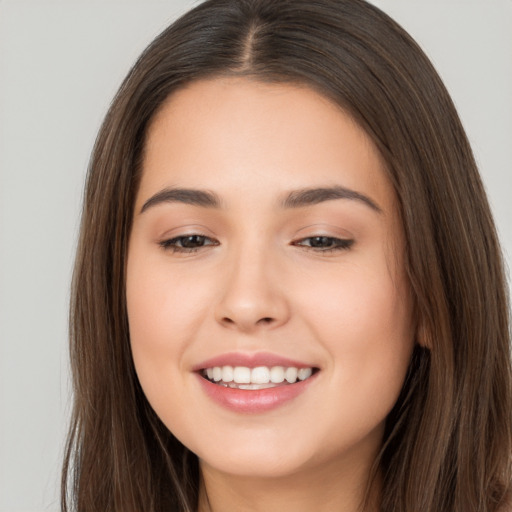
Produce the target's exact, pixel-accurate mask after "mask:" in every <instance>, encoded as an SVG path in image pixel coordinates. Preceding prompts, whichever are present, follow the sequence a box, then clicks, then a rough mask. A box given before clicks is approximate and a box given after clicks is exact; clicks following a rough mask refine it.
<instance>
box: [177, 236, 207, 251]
mask: <svg viewBox="0 0 512 512" xmlns="http://www.w3.org/2000/svg"><path fill="white" fill-rule="evenodd" d="M204 238H205V237H204V236H201V235H189V236H184V237H182V238H181V246H182V247H186V248H187V249H192V248H194V247H202V246H203V245H204Z"/></svg>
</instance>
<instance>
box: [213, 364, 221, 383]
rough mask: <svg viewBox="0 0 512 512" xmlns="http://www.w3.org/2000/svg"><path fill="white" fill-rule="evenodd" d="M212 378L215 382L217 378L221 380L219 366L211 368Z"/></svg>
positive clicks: (217, 380)
mask: <svg viewBox="0 0 512 512" xmlns="http://www.w3.org/2000/svg"><path fill="white" fill-rule="evenodd" d="M213 380H214V381H215V382H219V380H222V368H220V367H219V366H215V368H214V369H213Z"/></svg>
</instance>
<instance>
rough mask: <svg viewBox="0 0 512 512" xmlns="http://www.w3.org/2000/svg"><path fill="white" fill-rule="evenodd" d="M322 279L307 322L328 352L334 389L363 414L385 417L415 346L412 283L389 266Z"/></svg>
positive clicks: (344, 402) (367, 268) (350, 406)
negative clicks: (338, 390) (341, 393)
mask: <svg viewBox="0 0 512 512" xmlns="http://www.w3.org/2000/svg"><path fill="white" fill-rule="evenodd" d="M374 263H375V262H374ZM321 283H323V284H319V285H318V286H317V288H316V289H315V294H313V295H312V296H311V297H310V305H309V311H310V313H311V314H310V315H309V316H308V320H309V326H310V328H311V329H314V330H315V332H316V336H317V338H318V339H319V340H321V342H322V344H323V345H324V347H325V349H326V352H327V353H328V354H329V357H330V365H331V367H332V369H333V372H332V375H333V376H334V380H335V383H334V384H335V385H334V387H335V388H336V389H340V390H343V396H339V398H338V400H339V401H340V402H343V404H345V410H352V411H354V412H355V411H356V410H359V412H360V414H361V415H362V416H365V415H366V416H368V415H370V416H372V415H373V416H374V418H378V417H382V416H385V415H387V413H388V412H389V410H390V409H391V408H392V406H393V405H394V403H395V401H396V399H397V398H398V394H399V393H400V390H401V388H402V385H403V381H404V378H405V374H406V372H407V368H408V365H409V361H410V357H411V354H412V350H413V345H414V343H413V339H414V337H413V328H412V310H411V309H412V308H411V300H410V297H409V292H408V287H407V286H406V285H405V283H404V280H399V279H395V277H394V276H391V275H390V274H389V271H388V269H387V268H386V266H385V265H382V266H381V268H380V267H378V266H375V265H374V266H373V267H368V266H361V267H359V268H355V267H352V268H351V269H350V272H348V271H347V272H345V273H344V275H343V276H341V275H340V276H336V278H333V279H331V280H322V282H321ZM333 283H336V284H333ZM322 297H323V299H322ZM325 297H329V300H325ZM347 402H350V405H347ZM370 405H371V407H370ZM369 421H370V422H371V421H372V420H371V419H369Z"/></svg>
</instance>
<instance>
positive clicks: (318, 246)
mask: <svg viewBox="0 0 512 512" xmlns="http://www.w3.org/2000/svg"><path fill="white" fill-rule="evenodd" d="M353 243H354V240H350V239H344V238H336V237H332V236H310V237H307V238H303V239H301V240H298V241H297V242H294V244H293V245H298V246H300V247H305V248H311V249H313V250H316V251H320V252H328V251H337V250H345V249H349V248H350V247H351V246H352V245H353Z"/></svg>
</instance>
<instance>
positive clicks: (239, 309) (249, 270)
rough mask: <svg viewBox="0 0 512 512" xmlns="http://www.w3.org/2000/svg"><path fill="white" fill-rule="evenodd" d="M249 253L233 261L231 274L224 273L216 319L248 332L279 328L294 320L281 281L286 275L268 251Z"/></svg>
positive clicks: (238, 256)
mask: <svg viewBox="0 0 512 512" xmlns="http://www.w3.org/2000/svg"><path fill="white" fill-rule="evenodd" d="M247 252H250V254H246V255H245V256H244V254H241V253H240V254H238V255H236V256H234V257H232V258H230V261H229V263H228V268H227V271H226V272H223V273H222V274H223V282H222V285H221V294H220V299H219V301H218V303H217V304H216V308H215V317H216V320H217V322H219V323H220V324H221V325H223V326H224V327H226V328H230V329H235V330H239V331H240V332H244V333H252V332H255V331H258V330H261V329H275V328H276V327H279V326H281V325H283V324H285V323H286V322H287V321H288V320H289V317H290V305H289V301H288V300H287V297H286V293H285V290H284V288H283V284H282V282H280V279H279V275H280V274H282V273H280V269H279V268H278V265H277V264H276V262H275V261H274V262H273V261H272V258H271V256H270V255H269V254H268V253H265V251H259V252H256V251H247ZM226 263H227V262H226Z"/></svg>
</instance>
